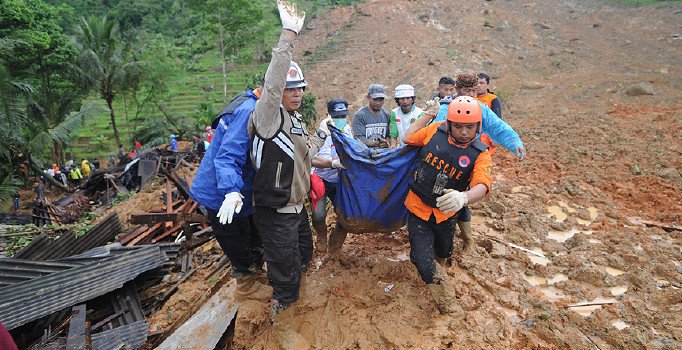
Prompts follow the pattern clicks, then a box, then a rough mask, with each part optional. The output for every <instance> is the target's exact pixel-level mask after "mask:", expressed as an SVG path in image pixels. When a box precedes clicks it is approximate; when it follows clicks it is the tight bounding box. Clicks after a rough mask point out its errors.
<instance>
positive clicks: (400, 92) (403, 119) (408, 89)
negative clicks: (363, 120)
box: [390, 84, 424, 146]
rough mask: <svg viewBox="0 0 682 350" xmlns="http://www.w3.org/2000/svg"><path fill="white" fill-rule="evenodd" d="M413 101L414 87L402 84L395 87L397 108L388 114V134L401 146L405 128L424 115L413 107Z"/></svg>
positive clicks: (417, 108)
mask: <svg viewBox="0 0 682 350" xmlns="http://www.w3.org/2000/svg"><path fill="white" fill-rule="evenodd" d="M414 100H415V96H414V87H413V86H412V85H406V84H403V85H398V86H396V87H395V103H397V104H398V107H396V108H395V109H393V110H392V111H391V114H390V118H391V124H390V125H391V126H390V129H391V132H390V134H391V136H392V137H396V136H397V137H398V140H399V141H400V145H401V146H402V145H404V144H405V142H404V141H403V136H405V131H406V130H407V128H409V127H410V125H412V123H414V122H415V121H416V120H417V119H419V117H421V115H422V113H424V111H423V110H422V109H421V108H419V107H417V106H415V105H414ZM396 144H397V142H396Z"/></svg>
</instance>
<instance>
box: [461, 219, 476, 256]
mask: <svg viewBox="0 0 682 350" xmlns="http://www.w3.org/2000/svg"><path fill="white" fill-rule="evenodd" d="M457 226H459V232H460V234H461V236H462V243H463V244H462V253H466V254H471V253H472V251H473V250H474V244H475V243H474V239H473V238H472V237H471V221H458V222H457Z"/></svg>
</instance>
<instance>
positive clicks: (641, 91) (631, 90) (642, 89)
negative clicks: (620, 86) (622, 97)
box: [625, 81, 654, 96]
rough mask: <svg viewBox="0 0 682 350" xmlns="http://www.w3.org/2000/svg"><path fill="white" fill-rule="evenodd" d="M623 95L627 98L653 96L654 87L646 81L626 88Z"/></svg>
mask: <svg viewBox="0 0 682 350" xmlns="http://www.w3.org/2000/svg"><path fill="white" fill-rule="evenodd" d="M625 94H627V95H628V96H642V95H653V94H654V86H653V85H651V83H649V82H648V81H643V82H641V83H637V84H633V85H630V86H628V88H627V89H626V90H625Z"/></svg>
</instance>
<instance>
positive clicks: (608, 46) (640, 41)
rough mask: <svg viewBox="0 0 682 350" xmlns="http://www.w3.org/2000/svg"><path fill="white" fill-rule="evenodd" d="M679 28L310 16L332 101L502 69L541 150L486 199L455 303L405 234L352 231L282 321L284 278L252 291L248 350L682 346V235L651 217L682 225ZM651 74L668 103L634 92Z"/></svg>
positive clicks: (311, 77) (602, 10)
mask: <svg viewBox="0 0 682 350" xmlns="http://www.w3.org/2000/svg"><path fill="white" fill-rule="evenodd" d="M484 24H486V25H488V26H484ZM680 35H682V3H672V4H660V5H653V6H646V7H624V6H619V5H613V4H612V3H609V2H600V1H558V0H544V1H515V0H512V1H500V0H497V1H461V0H459V1H442V0H436V1H397V0H375V1H371V2H368V3H362V4H359V5H358V6H357V7H355V8H339V9H336V10H334V11H332V12H330V13H328V14H325V15H322V16H320V17H318V18H314V19H311V20H310V21H309V23H308V24H307V28H306V30H304V32H303V34H302V36H301V38H300V44H299V46H298V47H297V51H296V54H295V59H296V60H298V61H299V62H301V65H302V67H303V69H304V72H305V73H306V78H307V79H308V81H309V83H310V85H309V91H311V92H313V93H314V94H315V95H316V96H318V98H319V106H318V108H320V110H323V108H324V107H323V104H324V101H325V100H327V99H329V98H332V97H345V98H346V99H348V100H349V101H350V102H351V103H352V106H351V108H352V110H353V111H355V110H357V109H358V108H360V107H361V106H362V105H363V101H364V94H365V91H366V90H365V89H366V86H367V85H368V84H369V83H371V82H382V83H384V84H386V85H387V86H388V87H390V88H391V89H392V88H393V87H394V86H396V85H397V84H399V83H411V84H413V85H414V86H415V87H416V88H417V94H418V98H419V99H418V102H421V103H423V102H424V101H425V100H426V99H427V98H428V96H430V95H431V94H432V93H433V91H434V89H435V85H436V82H437V80H438V78H439V77H440V76H442V75H456V74H457V73H459V72H464V71H466V72H478V71H481V70H485V71H487V72H489V73H491V74H492V76H493V79H494V90H495V91H496V92H498V93H499V94H500V95H502V96H504V97H505V99H504V101H503V113H504V119H505V120H507V121H508V122H509V123H510V124H511V125H512V126H513V127H514V128H515V129H516V130H517V131H519V134H520V135H521V137H522V139H523V140H524V142H525V143H526V146H527V149H528V156H529V158H528V159H527V160H526V161H523V162H518V161H517V160H515V159H513V158H512V157H511V155H510V153H509V152H507V151H504V150H501V151H498V153H497V154H496V155H495V156H494V162H495V168H494V174H495V183H494V190H493V192H492V193H491V194H490V196H489V197H488V198H487V199H486V200H485V201H484V202H482V203H481V204H478V205H475V206H474V207H473V211H474V214H475V217H474V230H475V235H476V240H477V242H478V243H479V245H480V247H479V248H480V249H479V251H478V253H477V254H476V256H468V257H464V258H462V261H461V262H460V263H459V264H456V265H455V266H454V267H451V268H449V269H448V274H449V280H448V286H450V287H451V288H452V289H453V290H454V291H455V294H456V295H457V300H456V302H455V303H453V304H454V305H453V308H452V309H453V312H452V313H450V314H446V315H440V314H439V312H438V311H437V310H436V308H435V306H434V303H433V300H432V299H431V297H430V294H429V293H428V291H427V289H426V287H425V285H424V284H423V283H422V282H421V280H420V279H419V277H418V275H417V273H416V270H415V269H414V267H413V266H412V264H411V263H410V262H409V258H408V244H407V234H406V232H403V231H399V232H397V233H395V234H392V235H379V234H366V235H352V236H351V237H350V238H349V240H348V241H347V243H346V245H345V246H344V251H343V259H342V260H341V261H340V262H332V261H327V260H325V258H324V257H316V265H315V266H313V267H311V270H310V271H309V272H308V273H307V276H306V278H305V282H304V285H303V295H302V298H301V300H300V301H299V302H297V303H296V304H294V306H293V307H292V308H290V309H289V310H286V311H285V312H284V313H282V314H281V315H280V316H279V317H278V318H277V319H276V321H275V322H274V323H271V322H270V318H269V308H268V304H267V298H268V293H269V288H268V287H267V286H265V285H261V286H260V287H259V288H255V289H254V290H253V291H252V293H250V294H249V295H247V296H246V299H245V302H244V303H243V304H242V307H241V308H240V311H239V315H238V321H237V325H236V334H235V338H234V345H235V348H238V349H450V348H452V349H479V348H481V349H482V348H487V349H595V348H599V349H602V350H605V349H639V348H647V349H680V348H682V318H680V316H679V315H680V314H682V290H680V289H679V288H680V287H681V286H680V282H682V265H681V264H682V262H681V261H680V257H681V256H682V249H681V243H682V242H681V240H682V236H681V232H680V231H672V232H667V231H664V230H663V229H661V228H659V227H656V226H650V227H649V226H645V225H643V224H642V223H641V221H639V220H648V221H653V222H659V223H665V224H667V225H670V224H674V225H680V224H682V192H681V191H680V190H681V187H682V177H681V176H680V170H681V169H682V130H681V127H682V111H681V110H682V103H681V102H680V97H682V95H681V94H680V88H681V87H682V86H681V85H682V80H681V79H682V78H681V77H682V69H681V68H682V67H681V65H682V60H681V59H680V58H681V57H682V40H680V38H681V37H680ZM639 83H647V84H651V85H652V87H653V90H654V95H642V96H628V95H627V94H626V90H627V89H628V87H630V85H633V84H639ZM386 106H387V107H390V108H393V107H395V104H394V103H393V102H392V101H390V100H389V101H387V102H386ZM499 242H510V243H514V244H517V245H519V246H523V247H526V248H529V249H533V250H535V251H537V252H543V253H544V255H545V256H546V257H547V258H546V259H545V260H543V259H536V257H535V256H534V255H531V254H527V253H525V252H523V251H520V250H517V249H514V248H511V247H509V246H505V245H503V244H501V243H499ZM483 247H486V248H487V250H486V249H484V248H483ZM531 258H532V259H533V260H531ZM595 301H596V302H597V303H600V302H601V303H604V302H605V303H606V304H604V305H598V306H593V307H591V308H586V309H587V310H581V309H569V308H568V305H572V304H576V303H579V302H595Z"/></svg>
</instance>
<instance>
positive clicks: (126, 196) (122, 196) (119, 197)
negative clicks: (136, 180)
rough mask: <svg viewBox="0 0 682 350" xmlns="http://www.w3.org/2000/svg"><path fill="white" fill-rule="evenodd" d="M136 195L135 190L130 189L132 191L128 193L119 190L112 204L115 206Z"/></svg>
mask: <svg viewBox="0 0 682 350" xmlns="http://www.w3.org/2000/svg"><path fill="white" fill-rule="evenodd" d="M134 195H135V191H130V192H128V193H124V192H117V193H116V197H115V198H114V200H113V201H111V205H112V206H114V205H116V204H119V203H121V202H124V201H126V200H128V199H129V198H131V197H132V196H134Z"/></svg>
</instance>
